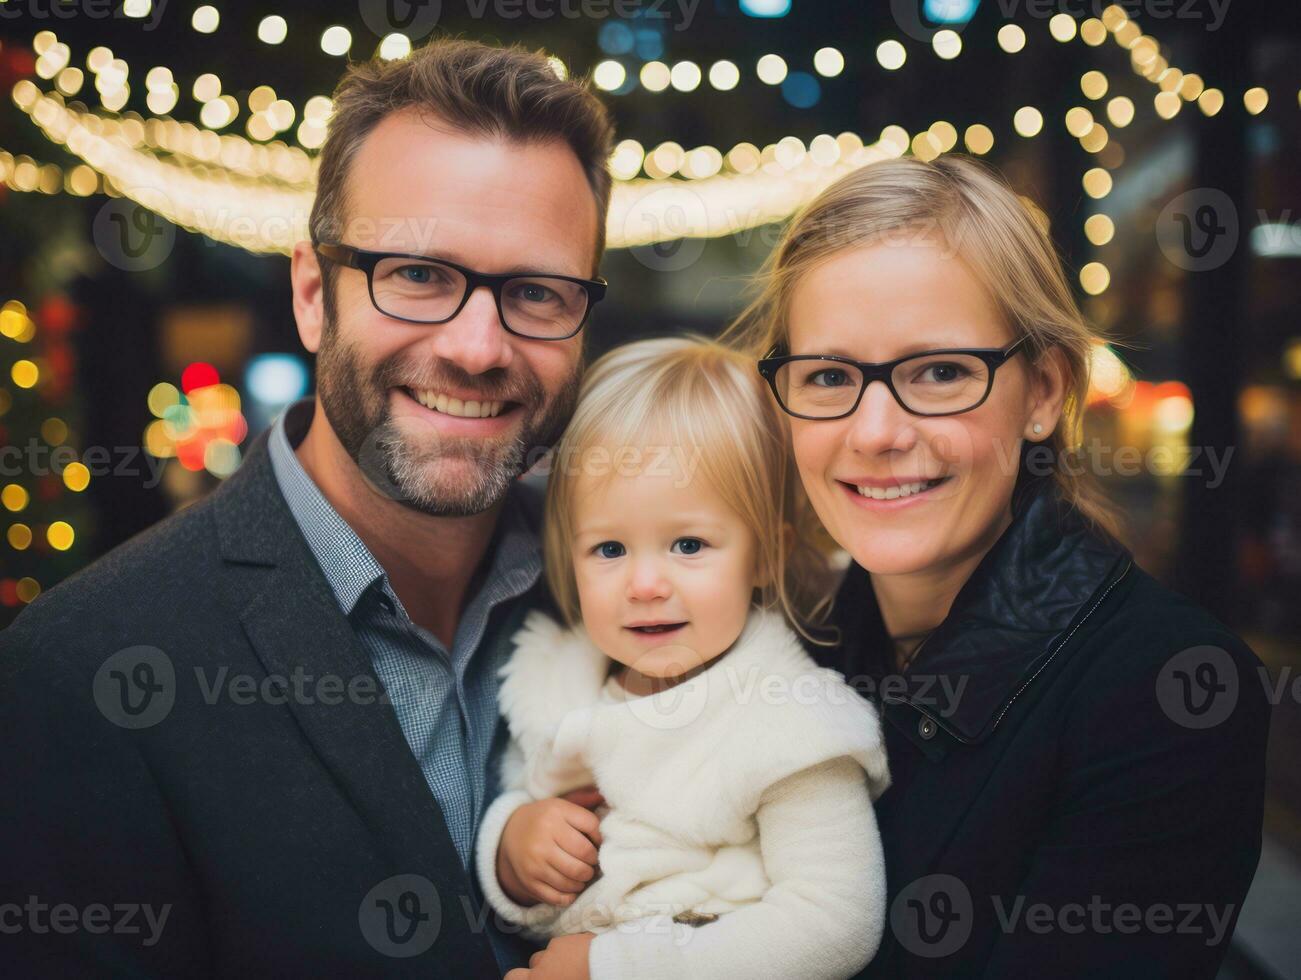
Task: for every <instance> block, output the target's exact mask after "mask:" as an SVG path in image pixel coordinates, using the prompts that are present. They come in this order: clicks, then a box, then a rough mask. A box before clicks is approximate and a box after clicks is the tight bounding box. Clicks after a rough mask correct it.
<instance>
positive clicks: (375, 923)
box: [357, 874, 443, 959]
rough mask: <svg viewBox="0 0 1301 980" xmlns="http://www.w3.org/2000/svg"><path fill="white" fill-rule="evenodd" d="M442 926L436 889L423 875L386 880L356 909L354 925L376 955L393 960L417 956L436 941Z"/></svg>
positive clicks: (407, 875)
mask: <svg viewBox="0 0 1301 980" xmlns="http://www.w3.org/2000/svg"><path fill="white" fill-rule="evenodd" d="M442 924H443V909H442V903H441V902H440V901H439V898H438V889H437V888H435V887H434V883H433V882H432V881H430V880H429V879H428V878H426V877H424V876H423V875H417V874H401V875H393V877H391V878H385V879H384V880H383V881H381V882H380V883H379V884H378V885H376V886H375V887H374V888H372V889H371V890H370V891H368V892H367V893H366V897H365V898H363V899H362V900H361V905H360V906H358V908H357V925H358V926H359V928H360V929H361V934H362V936H363V937H365V939H366V942H368V943H369V944H370V945H371V948H373V949H374V950H375V951H376V952H378V953H382V954H384V955H385V956H392V957H394V958H395V959H406V958H408V957H411V956H419V955H420V954H421V953H423V952H425V951H426V950H427V949H429V947H430V946H432V945H433V944H434V941H435V940H436V939H438V933H439V930H440V929H441V928H442Z"/></svg>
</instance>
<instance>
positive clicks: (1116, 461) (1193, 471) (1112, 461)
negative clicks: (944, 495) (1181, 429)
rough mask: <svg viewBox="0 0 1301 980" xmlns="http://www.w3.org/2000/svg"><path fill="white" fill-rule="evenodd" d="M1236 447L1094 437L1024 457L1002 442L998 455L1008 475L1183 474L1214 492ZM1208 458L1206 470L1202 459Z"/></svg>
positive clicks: (1031, 449) (1041, 447) (1029, 451)
mask: <svg viewBox="0 0 1301 980" xmlns="http://www.w3.org/2000/svg"><path fill="white" fill-rule="evenodd" d="M1233 448H1234V447H1232V446H1226V447H1224V449H1223V450H1221V449H1220V448H1219V447H1217V446H1170V445H1156V446H1152V447H1151V448H1149V449H1147V450H1146V451H1144V450H1140V449H1139V448H1138V447H1137V446H1112V445H1109V444H1108V443H1105V442H1103V441H1102V440H1101V439H1099V438H1097V437H1094V438H1093V439H1091V440H1090V441H1089V442H1088V443H1082V444H1080V445H1079V446H1076V447H1074V448H1073V449H1068V450H1064V451H1062V452H1057V451H1055V450H1054V449H1053V447H1052V446H1050V445H1047V444H1046V443H1038V444H1036V445H1033V446H1028V447H1026V449H1025V452H1024V454H1022V453H1021V452H1020V451H1019V450H1017V449H1016V448H1014V446H1012V445H1008V444H1006V443H1004V442H1003V441H1002V440H998V441H996V442H995V443H994V451H995V452H996V453H997V454H998V456H999V461H998V462H999V467H1000V468H1001V470H1002V471H1003V472H1004V473H1012V472H1015V471H1016V469H1017V467H1018V466H1024V467H1025V469H1026V472H1027V473H1029V474H1030V475H1031V476H1041V477H1042V476H1051V475H1052V474H1053V473H1055V472H1059V471H1060V472H1061V473H1063V474H1064V475H1066V476H1082V475H1083V474H1085V473H1091V474H1093V475H1094V476H1121V477H1128V476H1139V475H1141V474H1144V473H1147V474H1149V475H1155V476H1180V477H1184V478H1187V479H1198V478H1200V477H1202V476H1206V477H1207V481H1206V487H1207V489H1209V490H1214V489H1216V488H1217V487H1219V486H1220V485H1221V484H1222V483H1223V482H1224V477H1225V475H1226V474H1227V473H1228V470H1229V462H1230V460H1231V459H1232V458H1233ZM1203 459H1204V460H1205V468H1204V467H1203V465H1202V460H1203Z"/></svg>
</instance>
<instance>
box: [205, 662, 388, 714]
mask: <svg viewBox="0 0 1301 980" xmlns="http://www.w3.org/2000/svg"><path fill="white" fill-rule="evenodd" d="M194 679H195V681H196V682H197V683H198V685H199V694H200V696H201V697H202V698H203V703H204V704H207V705H215V704H217V703H218V702H220V701H222V700H225V701H227V702H229V703H230V704H233V705H252V704H273V705H274V704H291V703H292V704H301V705H315V704H323V705H327V706H332V705H337V704H344V703H347V704H359V705H369V704H386V703H389V699H388V695H387V693H386V692H385V690H384V689H383V688H382V687H381V686H380V684H379V682H378V680H377V679H376V678H375V677H373V676H372V675H370V674H358V675H357V676H355V677H350V678H346V679H345V678H343V677H341V676H339V675H338V674H328V673H327V674H319V675H318V674H312V673H309V672H308V671H307V670H306V669H305V668H304V667H303V666H302V665H299V666H296V667H294V668H293V670H291V671H290V672H289V673H288V674H287V675H286V674H278V673H277V674H263V675H262V676H260V677H255V676H254V675H252V674H243V673H232V672H231V669H230V667H228V666H224V665H223V666H221V667H218V668H217V669H216V670H213V671H212V672H211V673H210V672H208V671H206V670H205V669H204V668H203V667H202V666H197V667H195V668H194Z"/></svg>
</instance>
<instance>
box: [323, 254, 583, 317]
mask: <svg viewBox="0 0 1301 980" xmlns="http://www.w3.org/2000/svg"><path fill="white" fill-rule="evenodd" d="M315 248H316V251H317V253H318V254H319V255H320V256H322V257H323V258H325V259H328V260H329V261H331V262H336V263H338V264H339V265H343V266H347V267H348V268H350V269H360V270H362V271H363V272H365V273H366V285H367V288H368V289H369V290H370V301H371V303H372V304H374V306H375V309H377V310H379V311H380V312H381V313H383V314H384V315H385V316H391V317H393V318H394V319H395V320H405V321H407V322H408V323H446V322H447V321H448V320H450V319H452V318H453V317H454V316H456V315H457V314H458V313H460V312H461V309H462V308H463V307H464V306H465V304H466V303H467V302H468V301H469V299H470V294H471V293H472V292H474V290H475V289H477V288H478V287H479V286H487V287H488V288H489V289H491V290H492V295H493V298H494V299H495V300H496V302H497V316H498V318H499V319H500V320H501V325H502V326H503V327H504V328H505V329H506V330H507V331H508V332H510V333H513V334H515V336H517V337H527V338H529V339H530V340H567V339H568V338H570V337H572V336H574V335H575V334H576V333H578V331H580V330H581V329H583V324H584V323H586V322H587V317H588V315H589V314H590V313H591V312H592V307H593V306H595V305H596V304H597V303H599V302H600V301H601V299H602V298H604V296H605V289H606V281H605V280H604V279H580V278H578V277H576V276H560V275H553V274H551V273H532V272H513V273H508V274H504V275H497V274H491V273H487V272H476V271H475V270H473V269H467V268H466V267H465V266H463V265H457V264H456V263H455V262H448V261H447V260H445V259H434V258H430V257H429V256H427V255H409V254H406V253H403V252H371V251H367V250H365V249H360V248H353V247H352V246H351V245H339V244H330V243H324V242H317V243H315Z"/></svg>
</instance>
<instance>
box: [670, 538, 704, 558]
mask: <svg viewBox="0 0 1301 980" xmlns="http://www.w3.org/2000/svg"><path fill="white" fill-rule="evenodd" d="M704 548H705V542H704V541H702V540H700V538H678V539H677V540H676V541H674V542H673V548H672V550H674V551H677V553H678V554H680V555H698V554H700V552H701V551H702V550H703V549H704Z"/></svg>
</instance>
